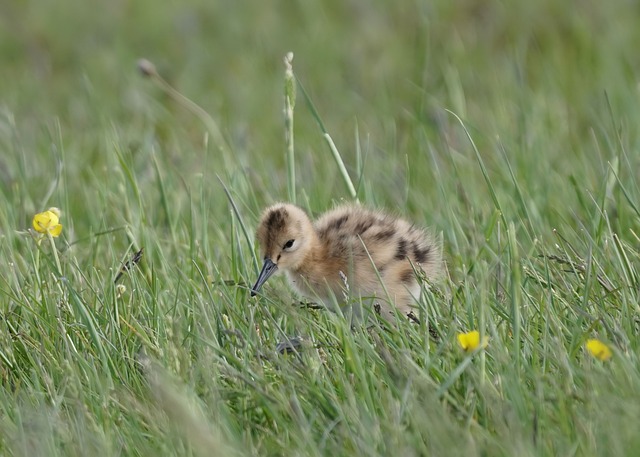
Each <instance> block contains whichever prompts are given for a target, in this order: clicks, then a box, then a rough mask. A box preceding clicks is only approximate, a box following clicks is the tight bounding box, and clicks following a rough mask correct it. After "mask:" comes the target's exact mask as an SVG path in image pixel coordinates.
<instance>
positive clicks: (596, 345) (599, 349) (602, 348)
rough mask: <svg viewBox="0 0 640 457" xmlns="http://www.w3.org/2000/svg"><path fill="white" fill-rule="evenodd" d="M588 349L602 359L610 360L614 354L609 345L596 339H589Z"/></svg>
mask: <svg viewBox="0 0 640 457" xmlns="http://www.w3.org/2000/svg"><path fill="white" fill-rule="evenodd" d="M587 350H588V351H589V353H590V354H591V355H592V356H594V357H595V358H596V359H598V360H602V361H605V360H609V359H610V358H611V356H612V352H611V349H609V346H607V345H606V344H604V343H603V342H602V341H600V340H596V339H591V340H587Z"/></svg>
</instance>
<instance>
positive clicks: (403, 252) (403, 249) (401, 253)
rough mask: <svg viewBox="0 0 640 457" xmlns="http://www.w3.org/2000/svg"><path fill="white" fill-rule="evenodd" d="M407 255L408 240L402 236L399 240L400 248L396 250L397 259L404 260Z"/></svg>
mask: <svg viewBox="0 0 640 457" xmlns="http://www.w3.org/2000/svg"><path fill="white" fill-rule="evenodd" d="M406 256H407V240H405V239H404V238H401V239H400V241H398V250H397V251H396V255H395V259H396V260H404V258H405V257H406Z"/></svg>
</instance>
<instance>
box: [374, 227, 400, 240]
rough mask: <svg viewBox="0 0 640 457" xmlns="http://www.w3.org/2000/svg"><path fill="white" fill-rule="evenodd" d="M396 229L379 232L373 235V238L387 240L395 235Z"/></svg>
mask: <svg viewBox="0 0 640 457" xmlns="http://www.w3.org/2000/svg"><path fill="white" fill-rule="evenodd" d="M395 233H396V231H395V230H394V229H387V230H383V231H381V232H378V233H376V234H374V235H373V239H374V240H377V241H385V240H388V239H389V238H391V237H392V236H393V235H395Z"/></svg>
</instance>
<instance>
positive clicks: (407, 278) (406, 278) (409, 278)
mask: <svg viewBox="0 0 640 457" xmlns="http://www.w3.org/2000/svg"><path fill="white" fill-rule="evenodd" d="M413 279H414V278H413V271H412V270H404V271H403V272H402V273H401V274H400V281H402V283H403V284H411V283H412V282H413Z"/></svg>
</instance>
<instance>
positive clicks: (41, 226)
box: [32, 208, 62, 236]
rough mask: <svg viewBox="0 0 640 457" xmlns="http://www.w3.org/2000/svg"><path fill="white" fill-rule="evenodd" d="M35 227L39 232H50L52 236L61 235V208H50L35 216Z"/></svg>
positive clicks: (33, 223)
mask: <svg viewBox="0 0 640 457" xmlns="http://www.w3.org/2000/svg"><path fill="white" fill-rule="evenodd" d="M32 225H33V229H34V230H35V231H36V232H38V233H49V234H51V236H60V233H62V224H61V223H60V210H59V209H58V208H49V209H48V210H46V211H44V212H42V213H38V214H36V215H35V216H33V222H32Z"/></svg>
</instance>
